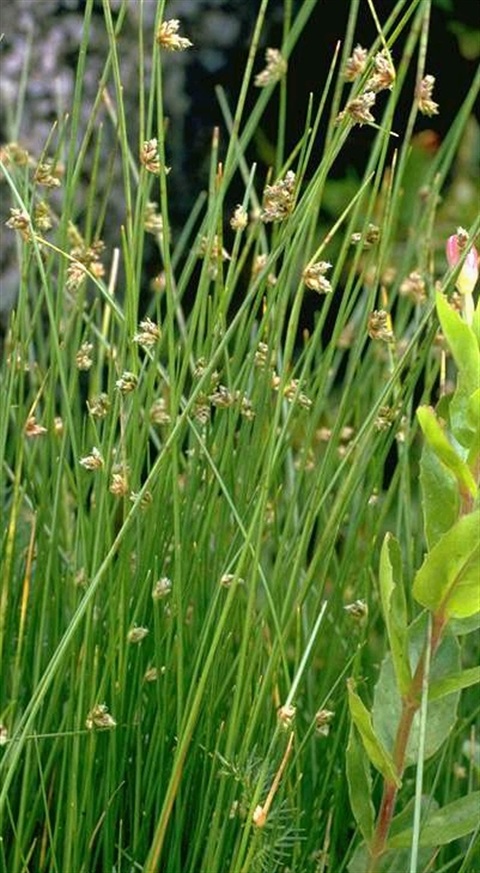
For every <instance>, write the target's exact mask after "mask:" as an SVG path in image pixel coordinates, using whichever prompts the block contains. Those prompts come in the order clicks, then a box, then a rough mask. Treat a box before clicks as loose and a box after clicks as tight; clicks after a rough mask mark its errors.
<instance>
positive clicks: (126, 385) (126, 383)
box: [115, 370, 138, 394]
mask: <svg viewBox="0 0 480 873" xmlns="http://www.w3.org/2000/svg"><path fill="white" fill-rule="evenodd" d="M137 385H138V376H136V375H135V373H131V372H130V371H129V370H124V372H123V373H122V375H121V376H120V379H117V381H116V382H115V388H118V390H119V391H120V393H121V394H130V393H131V392H132V391H135V388H136V387H137Z"/></svg>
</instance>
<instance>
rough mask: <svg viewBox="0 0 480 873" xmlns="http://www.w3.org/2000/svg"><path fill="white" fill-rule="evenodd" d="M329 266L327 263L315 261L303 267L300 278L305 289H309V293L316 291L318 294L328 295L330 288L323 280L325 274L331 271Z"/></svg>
mask: <svg viewBox="0 0 480 873" xmlns="http://www.w3.org/2000/svg"><path fill="white" fill-rule="evenodd" d="M331 266H332V265H331V264H329V263H328V261H317V262H316V263H315V264H310V265H309V266H308V267H305V269H304V271H303V273H302V278H303V281H304V283H305V285H306V286H307V288H310V290H311V291H317V292H318V293H319V294H330V293H331V291H332V286H331V284H330V282H329V281H328V279H326V278H325V273H326V272H327V270H330V269H331Z"/></svg>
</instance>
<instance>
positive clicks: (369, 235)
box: [351, 224, 380, 249]
mask: <svg viewBox="0 0 480 873" xmlns="http://www.w3.org/2000/svg"><path fill="white" fill-rule="evenodd" d="M379 239H380V228H379V227H377V225H376V224H369V225H368V227H367V230H366V232H359V233H352V236H351V241H352V244H353V245H358V243H362V246H363V248H364V249H371V248H372V246H375V245H376V244H377V243H378V241H379Z"/></svg>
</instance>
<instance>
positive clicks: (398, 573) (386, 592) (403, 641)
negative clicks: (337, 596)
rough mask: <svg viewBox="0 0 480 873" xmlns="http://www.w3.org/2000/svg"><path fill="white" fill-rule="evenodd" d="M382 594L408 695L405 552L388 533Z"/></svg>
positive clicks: (395, 662)
mask: <svg viewBox="0 0 480 873" xmlns="http://www.w3.org/2000/svg"><path fill="white" fill-rule="evenodd" d="M380 596H381V600H382V608H383V615H384V619H385V624H386V628H387V634H388V639H389V641H390V650H391V652H392V658H393V665H394V668H395V675H396V677H397V682H398V685H399V687H400V691H401V693H402V694H405V693H406V691H407V689H408V688H409V686H410V683H411V680H412V676H411V673H410V665H409V663H408V651H407V607H406V603H405V592H404V588H403V583H402V555H401V551H400V546H399V545H398V542H397V540H396V539H395V538H394V537H393V536H392V535H391V534H388V533H387V534H386V536H385V539H384V541H383V545H382V551H381V554H380Z"/></svg>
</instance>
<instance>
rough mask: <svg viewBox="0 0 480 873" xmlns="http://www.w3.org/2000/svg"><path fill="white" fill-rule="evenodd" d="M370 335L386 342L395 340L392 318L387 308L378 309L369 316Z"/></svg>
mask: <svg viewBox="0 0 480 873" xmlns="http://www.w3.org/2000/svg"><path fill="white" fill-rule="evenodd" d="M368 335H369V336H370V337H371V339H375V340H381V341H382V342H384V343H393V342H394V339H395V338H394V335H393V330H392V320H391V318H390V315H389V313H388V312H386V311H385V309H376V310H375V311H374V312H371V313H370V315H369V316H368Z"/></svg>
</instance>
